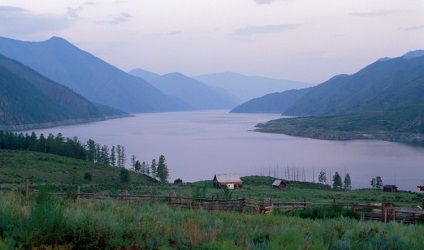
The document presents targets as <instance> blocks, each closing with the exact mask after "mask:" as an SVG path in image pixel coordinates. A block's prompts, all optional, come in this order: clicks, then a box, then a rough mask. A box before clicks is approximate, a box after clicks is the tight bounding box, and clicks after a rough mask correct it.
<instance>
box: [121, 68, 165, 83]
mask: <svg viewBox="0 0 424 250" xmlns="http://www.w3.org/2000/svg"><path fill="white" fill-rule="evenodd" d="M128 74H130V75H133V76H138V77H140V78H143V79H144V80H146V81H148V82H152V81H153V80H155V79H156V78H159V77H160V75H159V74H156V73H153V72H150V71H147V70H144V69H140V68H136V69H133V70H131V71H129V72H128Z"/></svg>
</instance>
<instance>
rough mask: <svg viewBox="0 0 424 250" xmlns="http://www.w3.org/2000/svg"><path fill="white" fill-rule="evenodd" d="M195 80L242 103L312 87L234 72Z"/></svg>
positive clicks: (199, 77) (205, 76)
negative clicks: (226, 92)
mask: <svg viewBox="0 0 424 250" xmlns="http://www.w3.org/2000/svg"><path fill="white" fill-rule="evenodd" d="M193 78H195V79H198V80H200V81H202V82H204V83H205V84H207V85H209V86H215V87H220V88H223V89H225V90H227V91H228V92H230V93H231V94H233V95H235V96H236V97H237V98H238V99H239V102H240V103H242V102H245V101H248V100H250V99H252V98H256V97H260V96H263V95H266V94H269V93H275V92H282V91H284V90H289V89H300V88H305V87H309V86H311V84H308V83H304V82H297V81H289V80H278V79H272V78H267V77H262V76H245V75H241V74H237V73H232V72H226V73H218V74H207V75H199V76H194V77H193Z"/></svg>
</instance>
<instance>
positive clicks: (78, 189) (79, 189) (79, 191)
mask: <svg viewBox="0 0 424 250" xmlns="http://www.w3.org/2000/svg"><path fill="white" fill-rule="evenodd" d="M80 194H81V186H77V199H78V198H79V196H80Z"/></svg>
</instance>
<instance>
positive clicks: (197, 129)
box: [36, 111, 424, 191]
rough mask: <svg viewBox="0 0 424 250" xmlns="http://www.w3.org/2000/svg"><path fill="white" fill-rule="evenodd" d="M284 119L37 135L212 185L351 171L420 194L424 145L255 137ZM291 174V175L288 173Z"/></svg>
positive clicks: (182, 115) (128, 121)
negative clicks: (116, 150)
mask: <svg viewBox="0 0 424 250" xmlns="http://www.w3.org/2000/svg"><path fill="white" fill-rule="evenodd" d="M275 118H280V116H279V115H278V114H230V113H228V112H227V111H196V112H175V113H153V114H137V115H135V116H134V117H128V118H123V119H116V120H108V121H104V122H96V123H90V124H83V125H75V126H64V127H56V128H50V129H41V130H36V133H37V134H40V133H43V134H44V135H47V134H49V133H52V134H54V135H56V134H57V133H62V134H63V135H64V136H65V137H74V136H77V137H78V138H79V139H80V140H81V141H84V142H85V141H87V140H88V139H89V138H91V139H93V140H95V141H96V142H98V143H100V144H101V145H108V146H109V147H110V146H112V145H118V144H121V145H123V146H125V149H126V154H127V158H128V163H127V165H129V159H130V157H131V155H135V156H136V157H137V159H138V160H140V162H142V161H149V162H151V160H152V159H153V158H155V159H158V158H159V156H160V155H161V154H163V155H164V156H165V158H166V160H167V163H168V167H169V170H170V181H174V180H175V179H176V178H181V179H182V180H183V181H184V182H191V181H197V180H211V179H212V178H213V175H214V174H215V173H237V174H240V175H241V176H244V175H271V176H276V177H277V176H278V177H280V178H287V177H288V173H289V172H290V176H291V178H292V173H293V169H294V170H295V173H296V176H297V178H298V179H301V180H303V179H306V180H307V181H312V180H313V179H315V180H317V176H318V174H319V172H320V171H321V170H325V171H326V173H327V178H328V179H331V178H330V175H331V176H332V175H333V174H334V173H335V172H336V171H338V172H339V173H340V174H341V175H342V177H343V176H344V173H346V172H348V173H349V174H350V176H351V179H352V184H353V188H362V187H370V180H371V179H372V178H373V177H376V176H378V175H379V176H381V177H382V179H383V183H384V184H396V185H397V186H398V187H399V188H400V189H403V190H412V191H418V189H417V185H420V184H423V181H424V168H423V165H424V148H423V147H413V146H408V145H404V144H397V143H389V142H382V141H341V142H340V141H323V140H314V139H306V138H298V137H291V136H286V135H279V134H264V133H258V132H252V131H251V130H252V129H254V125H256V124H257V123H259V122H266V121H268V120H270V119H275ZM288 169H289V171H288Z"/></svg>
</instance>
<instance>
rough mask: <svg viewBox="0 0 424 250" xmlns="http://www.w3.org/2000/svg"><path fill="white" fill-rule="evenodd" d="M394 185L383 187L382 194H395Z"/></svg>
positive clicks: (395, 187)
mask: <svg viewBox="0 0 424 250" xmlns="http://www.w3.org/2000/svg"><path fill="white" fill-rule="evenodd" d="M397 189H398V187H397V186H396V185H384V186H383V192H389V193H396V192H397V191H398V190H397Z"/></svg>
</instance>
